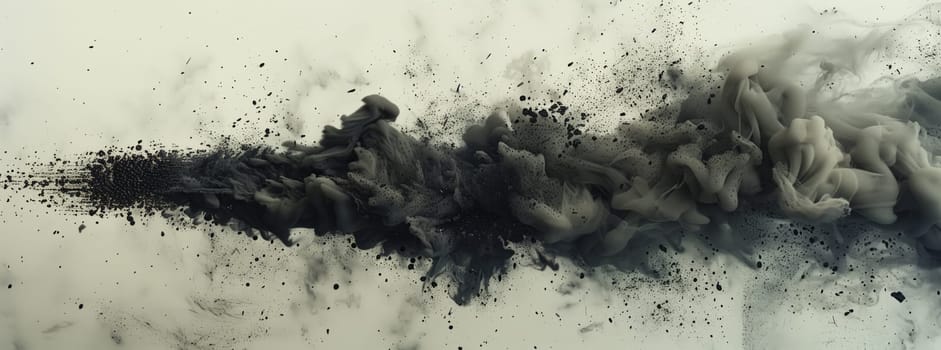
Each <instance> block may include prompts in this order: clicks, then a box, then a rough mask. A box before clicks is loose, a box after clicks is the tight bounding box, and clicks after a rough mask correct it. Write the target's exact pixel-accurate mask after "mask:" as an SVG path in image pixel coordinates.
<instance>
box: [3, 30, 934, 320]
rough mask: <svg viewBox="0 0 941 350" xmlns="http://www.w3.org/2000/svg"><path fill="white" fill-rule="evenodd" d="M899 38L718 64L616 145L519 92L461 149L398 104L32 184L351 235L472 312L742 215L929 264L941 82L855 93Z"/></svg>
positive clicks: (97, 158)
mask: <svg viewBox="0 0 941 350" xmlns="http://www.w3.org/2000/svg"><path fill="white" fill-rule="evenodd" d="M885 41H886V34H884V33H882V32H873V33H871V34H870V35H866V36H860V37H858V38H854V39H839V40H829V39H818V38H814V37H811V36H810V35H809V34H806V33H802V32H792V33H789V34H787V35H784V36H783V37H782V38H780V39H779V40H772V41H768V42H766V43H765V44H762V45H759V46H757V47H752V48H749V49H746V50H741V51H737V52H734V53H732V54H730V55H727V56H726V57H724V58H723V59H722V60H721V61H720V62H719V65H718V67H719V71H721V72H722V74H723V79H724V80H723V84H722V86H721V92H720V93H719V94H718V96H716V98H715V100H713V99H712V98H711V97H710V98H708V99H707V98H706V97H705V96H706V94H707V93H708V92H707V91H698V92H696V93H693V94H692V95H691V96H690V97H689V100H687V101H686V102H685V103H683V104H682V105H683V108H682V109H681V110H680V111H679V113H677V114H673V115H671V114H669V113H650V114H649V116H648V117H645V118H642V119H639V120H624V121H623V122H621V123H619V125H618V126H617V127H616V129H614V130H611V131H610V132H606V133H599V132H595V131H590V130H589V129H590V128H589V127H588V126H590V124H591V123H592V121H591V120H590V118H589V116H588V115H587V114H584V113H577V112H576V111H573V109H571V108H569V107H568V106H567V105H566V104H565V103H563V102H562V101H552V103H551V104H550V105H549V106H529V105H526V104H527V102H528V101H530V100H529V99H528V98H527V97H525V96H522V97H520V99H519V102H518V103H512V104H508V105H507V106H506V107H505V108H501V109H498V110H496V111H494V112H493V113H492V114H491V115H489V116H488V117H486V118H484V119H483V120H481V121H479V122H477V123H475V124H474V125H472V126H470V127H468V128H467V129H466V130H465V131H464V133H463V135H462V141H463V145H460V146H459V147H458V146H451V145H447V144H444V143H435V142H434V141H430V140H418V139H416V138H415V137H413V136H411V135H409V134H407V133H404V132H402V131H400V130H399V129H397V128H396V127H395V124H394V122H395V120H396V117H397V116H398V114H399V109H398V107H397V106H396V105H395V104H393V103H392V102H390V101H388V100H387V99H385V98H383V97H381V96H378V95H371V96H367V97H365V98H364V99H363V106H362V107H361V108H359V109H358V110H356V111H355V112H353V113H351V114H349V115H346V116H343V117H342V118H341V124H340V125H339V126H338V127H332V126H328V127H326V128H325V129H324V130H323V134H322V136H321V138H320V141H319V143H318V144H317V145H313V146H309V145H302V144H299V143H295V142H288V143H285V144H284V145H282V146H283V147H282V148H272V147H267V146H247V145H246V146H241V147H237V148H235V149H233V148H231V147H229V148H223V149H220V150H215V151H199V152H184V151H172V150H171V151H166V150H164V151H158V152H150V151H145V150H143V149H142V147H141V146H140V145H138V146H136V147H135V148H134V149H131V150H122V149H113V150H106V151H101V152H98V153H97V154H95V155H94V160H93V161H92V162H90V163H89V164H85V165H78V168H76V167H74V166H73V167H71V168H67V169H64V170H60V173H53V172H47V173H43V174H38V175H37V178H38V179H39V180H35V179H34V180H32V182H30V180H26V181H27V182H26V185H27V186H38V187H41V188H46V189H57V190H61V191H63V192H65V193H72V194H75V195H76V196H78V198H79V201H77V202H76V201H72V202H71V203H73V204H63V205H70V206H71V208H73V209H74V210H78V211H82V212H88V213H89V214H91V215H105V213H107V212H114V211H119V212H122V213H124V212H126V214H124V215H125V216H126V218H127V219H128V221H129V222H130V223H131V224H134V223H135V219H134V217H133V215H134V214H133V213H132V212H131V211H128V209H131V208H139V209H143V211H144V213H145V215H146V214H151V215H152V214H155V213H158V212H165V211H168V210H171V209H174V208H178V207H182V208H185V213H186V214H187V215H189V216H190V217H192V218H194V219H198V220H205V221H209V222H213V223H217V224H224V225H232V226H234V227H235V228H236V229H237V230H240V231H243V232H246V233H248V234H250V235H260V236H261V237H263V238H265V239H278V240H280V241H281V242H283V243H284V244H286V245H291V244H292V242H293V241H292V234H305V232H308V231H301V230H296V229H299V228H312V229H313V231H314V233H315V234H318V235H323V234H351V235H353V236H354V237H355V239H356V244H357V246H358V247H359V248H362V249H369V248H373V247H376V246H382V247H383V249H384V251H386V252H387V253H399V254H403V255H412V256H414V255H421V256H426V257H430V258H431V259H432V260H433V265H432V267H431V270H430V271H428V273H427V277H429V278H430V279H434V278H435V277H437V276H439V275H441V274H445V273H446V274H449V275H451V276H452V277H453V278H454V279H455V280H456V281H458V282H459V287H458V290H457V291H456V292H455V294H454V298H455V300H456V301H457V302H458V303H466V302H467V301H468V300H470V298H471V297H473V296H474V295H475V294H476V293H478V292H479V291H480V290H481V287H482V286H483V285H486V284H487V283H488V282H489V281H490V280H491V277H492V276H494V275H497V274H500V273H502V272H503V271H504V270H505V269H506V265H507V261H508V259H509V258H510V257H511V256H513V255H514V253H515V252H514V250H513V247H512V246H513V244H514V243H520V242H525V241H535V242H539V243H540V244H542V245H543V246H544V247H546V249H549V250H551V252H552V254H553V255H556V254H557V255H561V256H565V257H569V258H572V259H575V260H577V261H583V262H585V263H588V264H603V263H614V262H617V261H621V262H623V261H640V260H638V259H640V258H639V257H638V256H637V255H638V253H637V252H638V251H640V249H642V248H644V247H647V245H648V244H649V242H655V241H656V242H659V241H660V240H662V239H664V238H666V237H683V236H692V237H696V236H703V237H713V236H715V237H722V236H730V235H731V236H734V235H737V234H743V233H742V232H741V231H738V230H737V228H736V226H735V223H734V222H735V220H732V218H733V217H734V216H735V215H736V213H739V212H741V211H745V210H759V211H761V212H763V213H764V215H770V216H775V217H776V216H779V215H784V216H786V217H788V218H791V219H793V220H798V221H801V222H807V223H812V224H818V225H823V224H833V223H836V222H838V221H841V220H847V219H865V220H866V221H868V222H870V223H871V224H872V225H875V227H878V228H879V229H882V230H886V231H897V232H905V233H906V234H907V235H908V236H909V237H910V241H911V242H915V243H913V244H915V248H916V249H917V250H918V251H920V252H921V253H922V261H924V262H925V263H926V264H934V260H935V258H936V257H938V254H939V251H941V231H939V228H938V223H939V222H941V191H939V190H938V188H941V168H939V162H938V159H937V157H936V155H935V154H936V152H937V150H934V149H932V148H931V147H932V146H931V145H935V143H936V142H937V141H938V138H937V137H938V136H937V135H938V134H937V133H936V132H935V131H934V128H936V127H937V126H939V124H941V120H939V116H941V114H939V113H941V109H939V107H941V101H939V100H938V98H939V97H941V80H939V79H927V80H918V79H915V78H910V79H900V80H891V81H890V82H889V83H888V84H882V85H874V86H859V85H858V84H857V86H853V85H852V83H853V79H852V78H853V77H854V74H855V73H856V71H857V70H858V69H859V67H860V66H861V65H862V64H863V63H864V61H865V60H866V58H867V56H868V55H871V54H873V53H874V52H877V51H879V50H880V49H881V48H882V47H883V46H884V45H885ZM703 101H708V102H707V103H703ZM8 181H14V180H13V178H12V177H8ZM45 195H46V194H45V193H44V194H43V196H45ZM74 203H78V204H74ZM769 203H773V204H771V205H769ZM256 237H257V236H256ZM717 244H719V243H717ZM676 246H677V247H678V248H681V247H682V245H681V244H680V243H677V244H676ZM725 248H727V249H743V250H745V249H747V247H725ZM733 253H735V252H733ZM536 261H538V262H540V263H542V264H545V265H552V264H553V263H552V261H551V259H548V258H546V257H544V256H543V255H541V254H539V255H538V257H536ZM639 264H640V268H643V262H642V261H641V262H640V263H639Z"/></svg>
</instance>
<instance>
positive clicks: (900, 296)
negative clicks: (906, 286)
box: [891, 292, 905, 303]
mask: <svg viewBox="0 0 941 350" xmlns="http://www.w3.org/2000/svg"><path fill="white" fill-rule="evenodd" d="M891 295H892V297H893V298H895V300H898V301H899V302H900V303H901V302H903V301H905V294H902V292H892V294H891Z"/></svg>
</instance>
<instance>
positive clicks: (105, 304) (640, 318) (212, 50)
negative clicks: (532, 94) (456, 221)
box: [0, 0, 941, 349]
mask: <svg viewBox="0 0 941 350" xmlns="http://www.w3.org/2000/svg"><path fill="white" fill-rule="evenodd" d="M924 5H925V4H924V3H923V2H918V1H896V2H892V3H891V4H890V3H888V2H882V1H848V0H847V1H813V2H809V3H807V4H803V3H800V2H796V1H793V2H792V1H767V0H762V1H730V0H725V1H700V0H693V1H692V2H690V1H689V0H682V1H678V2H675V3H673V2H669V3H666V4H662V3H661V2H660V1H657V0H655V1H636V2H635V1H627V2H619V1H614V2H612V1H594V0H590V1H555V0H552V1H479V2H466V1H461V2H458V1H454V2H449V1H264V2H262V1H252V2H249V1H151V2H137V1H46V0H34V1H12V0H2V1H0V151H2V152H3V154H2V158H0V160H2V162H0V166H2V167H4V168H9V167H16V166H19V164H22V163H23V162H25V160H24V157H26V158H29V159H30V160H37V159H43V157H46V158H50V159H51V157H54V155H68V154H75V153H81V152H86V151H93V150H96V149H97V148H96V147H101V146H102V145H107V144H117V145H131V144H134V143H136V141H137V140H142V139H143V140H147V141H148V142H151V141H159V142H162V143H164V144H167V145H176V146H199V145H200V143H201V142H210V143H215V142H217V141H218V138H217V136H218V135H232V136H233V137H235V138H236V139H239V140H259V135H261V134H262V131H261V130H251V129H247V128H246V127H244V126H240V127H238V128H232V127H231V125H232V123H233V122H235V121H236V120H237V119H239V118H244V119H245V120H248V124H245V123H243V124H239V125H249V127H251V126H252V125H265V121H266V120H267V118H269V117H270V116H272V115H275V116H279V118H282V120H284V121H283V123H286V124H289V125H290V126H291V127H292V128H295V129H296V132H295V133H290V132H287V131H283V130H282V132H281V135H280V136H277V137H272V138H269V139H264V141H265V142H271V143H275V142H277V141H280V140H285V139H292V138H297V137H299V135H300V134H305V135H317V134H318V132H319V130H320V129H321V128H322V127H323V126H324V125H326V124H328V123H333V122H335V121H336V117H337V116H338V115H340V114H341V113H347V112H351V111H352V110H353V109H355V108H356V107H358V105H359V101H358V100H359V98H360V97H362V96H363V95H365V94H369V93H380V94H382V95H384V96H386V97H388V98H390V99H391V100H392V101H394V102H396V103H397V104H399V105H400V107H402V110H403V111H404V112H403V115H402V117H401V119H400V124H402V125H408V124H409V123H413V122H414V121H415V120H416V118H418V117H422V118H435V115H434V113H439V112H441V113H443V112H447V111H449V109H451V108H453V107H454V106H459V105H461V104H476V103H480V104H483V105H484V106H483V107H480V108H482V109H486V105H487V104H488V103H494V102H495V101H498V100H500V99H504V98H515V97H517V96H519V95H520V94H526V93H528V92H529V91H530V90H531V89H538V86H552V85H553V84H564V83H567V82H570V81H572V80H577V79H579V76H578V75H575V74H574V73H569V72H571V70H567V69H566V68H567V63H568V62H589V63H590V62H606V61H611V62H615V61H617V58H618V56H619V55H620V54H621V51H622V49H623V48H624V47H625V45H629V44H630V43H631V42H632V41H633V39H636V38H638V37H640V38H641V41H644V40H647V41H648V42H649V41H650V40H656V37H654V39H651V37H650V35H649V34H650V33H651V28H657V27H661V28H662V27H663V26H672V27H673V28H682V30H683V31H684V32H685V33H687V34H688V35H684V36H679V37H671V38H670V40H677V41H676V42H674V43H672V45H674V46H689V47H696V48H702V49H703V51H702V52H703V54H705V55H706V58H704V59H703V60H704V61H709V60H714V59H717V58H718V57H719V56H720V55H721V54H723V53H725V52H727V51H728V50H729V49H730V48H733V47H736V46H737V45H739V44H741V43H743V42H745V43H747V42H748V40H749V39H752V38H756V37H760V36H762V35H766V34H772V33H776V32H779V31H781V30H784V29H787V28H790V27H792V26H794V25H797V24H800V23H804V22H807V21H813V20H814V19H815V18H817V17H818V16H820V14H821V13H822V12H823V11H824V10H827V11H833V9H836V10H838V12H839V16H843V17H845V18H848V19H853V20H856V21H859V22H861V23H876V22H880V21H882V22H885V21H895V20H899V19H900V18H902V17H904V16H906V15H908V14H911V13H912V12H914V11H915V10H917V9H918V8H920V7H922V6H924ZM680 22H682V24H679V23H680ZM644 38H646V39H644ZM683 40H686V41H683ZM531 57H538V60H536V63H531V64H530V63H527V64H526V65H524V66H523V67H527V68H525V69H523V68H520V67H521V65H520V62H521V61H525V62H528V60H531ZM262 63H264V65H263V66H262ZM521 80H527V81H530V83H528V84H527V85H525V86H517V85H518V83H519V82H520V81H521ZM533 81H535V82H533ZM585 84H588V83H585ZM458 86H460V89H458ZM533 86H537V87H533ZM352 89H355V91H354V92H352V93H349V92H348V91H349V90H352ZM268 92H272V95H271V96H268V95H267V94H268ZM252 100H259V101H263V104H265V106H266V110H265V111H263V113H261V114H259V113H256V109H255V108H254V107H253V106H252V104H251V101H252ZM258 118H262V119H261V121H257V120H256V119H258ZM252 123H256V124H252ZM282 125H283V124H282ZM311 138H315V137H314V136H308V139H307V140H311ZM3 170H4V171H6V170H7V169H3ZM28 195H29V194H28V193H27V192H12V191H11V192H5V193H3V196H2V197H0V199H3V200H4V201H5V200H6V198H8V197H9V198H10V199H11V200H10V201H9V202H3V203H0V218H2V221H0V285H2V288H0V349H110V348H115V349H117V348H131V349H144V348H153V349H191V348H192V349H201V348H210V349H211V348H237V349H261V348H270V347H271V346H280V347H283V348H286V349H294V348H313V349H386V348H393V349H397V348H404V349H417V348H421V349H458V348H463V349H577V348H640V349H651V348H684V349H741V348H779V349H791V348H802V347H805V346H806V347H807V348H820V349H823V348H826V349H836V348H846V349H862V348H868V349H885V348H905V347H909V348H920V349H931V348H937V347H941V343H939V340H938V337H937V336H938V334H939V328H938V324H937V323H936V322H934V321H931V320H936V318H937V317H936V315H935V313H936V312H937V310H941V309H939V308H938V302H937V299H931V298H930V296H931V294H932V293H934V291H929V290H924V291H920V292H919V291H918V290H914V291H911V292H910V293H909V298H911V299H912V300H913V301H912V302H908V303H904V304H900V303H897V302H895V301H894V300H892V299H890V298H885V299H884V300H880V301H878V302H876V303H874V304H872V305H870V306H859V307H858V308H856V309H855V310H854V312H853V314H852V315H851V316H844V312H845V311H846V310H843V309H840V310H822V309H818V308H815V307H812V306H808V307H805V308H780V309H779V308H777V307H775V306H768V307H766V308H767V311H766V313H764V314H763V315H762V318H761V319H762V321H761V324H752V323H754V322H755V321H754V318H745V317H743V314H746V313H748V312H749V311H750V310H749V309H750V308H752V307H753V305H748V304H747V303H746V302H745V301H746V300H747V299H748V295H747V294H748V293H749V289H748V288H746V282H747V281H749V280H752V279H754V278H755V273H754V271H751V270H750V269H748V268H745V267H743V266H740V264H738V263H737V262H736V261H734V260H733V259H728V260H727V261H723V260H722V259H719V260H718V261H712V262H710V264H713V265H714V266H712V267H713V268H715V270H716V271H721V272H720V274H723V273H724V275H723V277H722V283H723V284H724V285H725V287H726V288H725V291H724V293H723V294H722V295H721V296H720V297H719V298H720V299H721V300H712V298H713V297H710V300H696V298H692V297H685V298H675V297H676V295H669V293H667V292H664V291H663V290H662V288H658V287H657V286H656V284H651V285H649V286H648V285H646V284H644V283H641V282H638V284H637V288H634V289H632V290H629V291H625V290H623V289H618V290H615V289H612V288H610V287H609V284H610V283H609V281H607V280H604V279H599V280H591V279H586V280H581V279H578V278H577V276H576V275H577V270H576V269H575V268H574V267H571V266H568V264H564V266H563V268H562V269H561V270H560V271H558V272H553V271H548V270H547V271H537V270H535V269H528V268H522V269H516V270H513V271H512V272H511V273H510V275H509V276H507V278H505V279H504V282H503V283H500V284H497V285H495V286H494V287H493V289H494V295H492V296H491V297H490V298H489V299H486V300H485V303H486V305H480V303H475V304H474V305H471V306H465V307H462V306H457V305H454V303H453V302H452V301H451V300H450V299H448V296H447V292H446V291H445V290H443V288H437V289H431V290H426V291H423V290H422V286H421V284H420V282H419V281H418V280H419V277H420V276H421V273H422V272H421V271H423V269H424V268H426V267H427V263H425V262H419V263H418V267H417V268H416V269H415V270H408V269H406V268H405V265H407V264H408V262H407V261H397V260H394V259H393V260H392V261H388V260H382V261H378V262H377V260H376V258H375V254H376V252H375V251H365V252H363V251H358V250H355V249H351V248H349V247H348V242H347V241H345V240H342V239H339V240H325V239H318V240H314V241H312V242H305V244H304V246H303V247H301V248H293V249H283V248H282V247H280V246H278V245H277V244H274V245H272V244H268V243H266V242H260V241H251V240H249V239H246V238H245V237H244V236H236V235H234V234H233V233H232V232H231V231H227V230H222V229H213V232H214V233H215V234H216V237H217V239H215V240H213V241H212V242H210V240H209V238H208V233H207V232H208V231H207V230H208V229H206V228H194V229H185V230H176V229H175V228H174V227H170V226H167V225H166V224H165V223H163V222H162V221H161V220H159V219H144V220H143V223H144V224H146V225H136V226H129V225H127V224H126V223H125V222H124V221H123V220H121V219H101V220H98V221H99V222H97V223H96V222H94V219H92V218H87V217H75V216H70V215H65V214H57V213H56V212H54V211H49V210H46V209H45V208H43V207H42V206H41V205H39V204H37V203H25V201H23V196H28ZM83 222H84V223H85V224H86V225H87V226H88V228H86V229H85V230H84V231H83V232H81V233H79V232H78V229H77V227H78V225H79V224H81V223H83ZM162 233H163V234H162ZM900 276H903V277H900V278H905V277H904V276H905V275H904V274H902V273H901V272H900ZM334 284H338V285H339V288H338V289H336V290H335V289H334ZM576 284H577V285H578V286H577V287H571V286H573V285H576ZM567 290H572V291H573V292H571V293H565V291H567ZM560 291H561V292H560ZM673 293H676V292H673ZM919 293H922V294H923V295H924V298H919V295H920V294H919ZM691 295H692V294H691ZM494 298H495V299H494ZM670 300H674V301H673V302H672V304H669V302H670ZM665 301H666V302H667V303H668V306H669V309H670V310H672V311H671V313H673V314H681V315H679V316H677V315H674V316H675V317H674V316H670V315H660V316H657V315H659V314H658V312H660V313H662V311H658V310H662V308H661V307H660V304H664V302H665ZM789 302H792V301H789ZM782 303H783V301H782ZM809 304H810V303H808V305H809ZM814 305H816V304H814ZM763 312H765V311H763ZM648 315H653V316H648ZM925 320H929V321H931V322H929V321H925ZM449 326H453V328H451V327H449Z"/></svg>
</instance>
